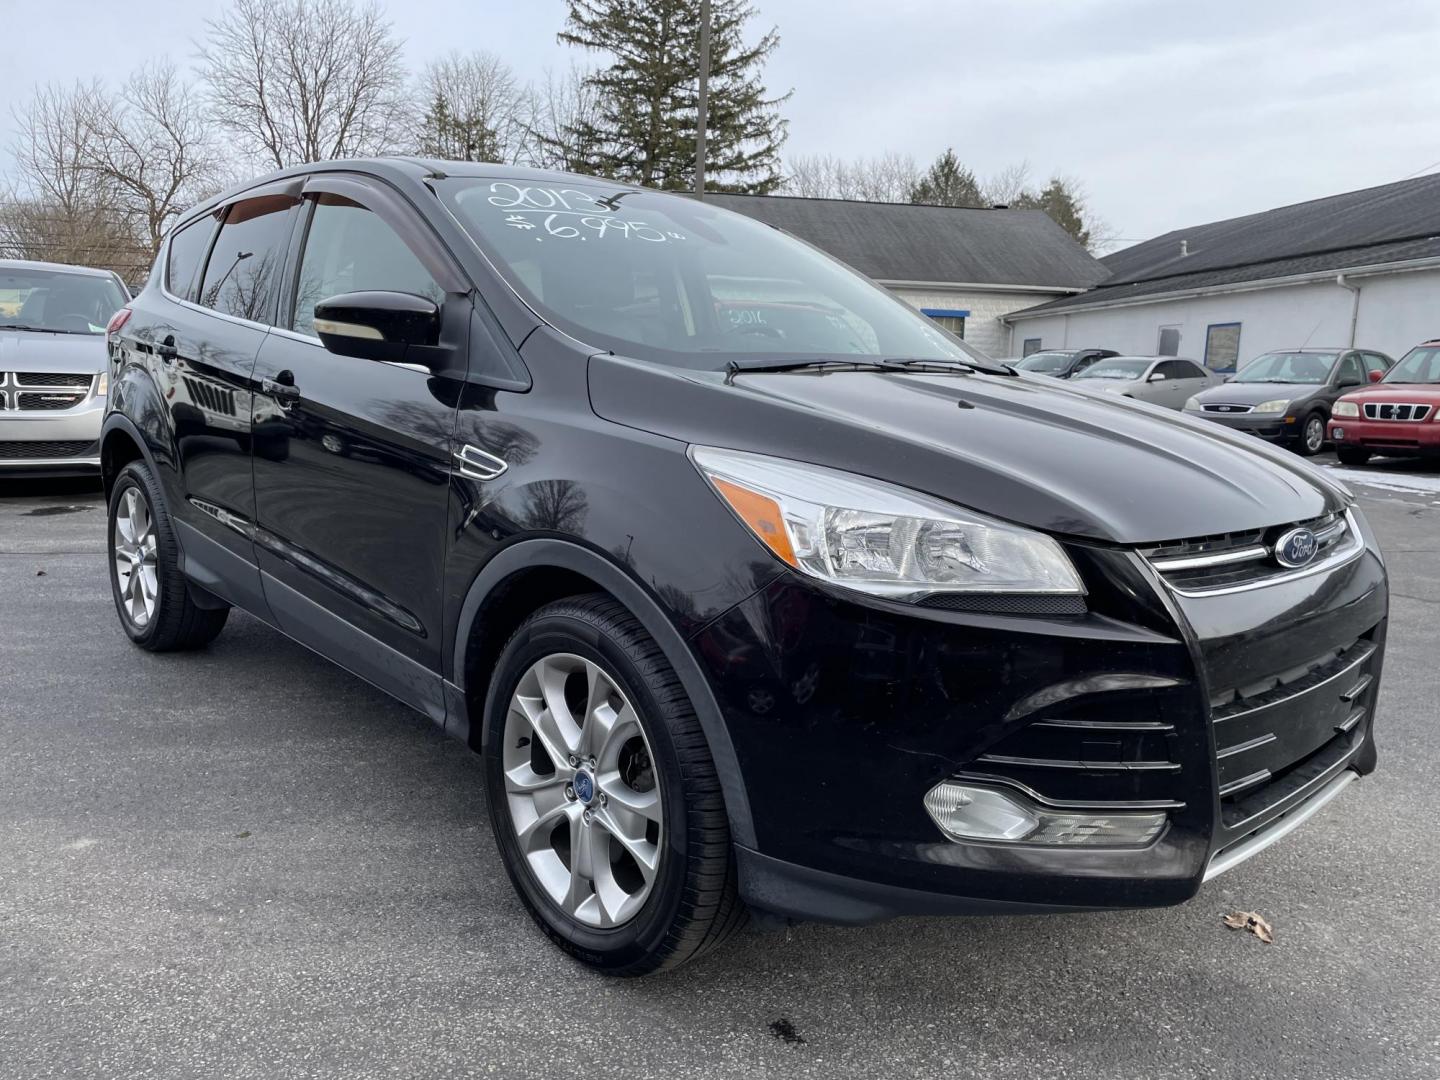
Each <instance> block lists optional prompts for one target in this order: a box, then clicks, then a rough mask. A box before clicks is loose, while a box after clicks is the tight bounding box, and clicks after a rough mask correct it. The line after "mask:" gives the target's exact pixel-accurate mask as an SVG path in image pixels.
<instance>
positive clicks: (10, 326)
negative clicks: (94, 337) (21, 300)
mask: <svg viewBox="0 0 1440 1080" xmlns="http://www.w3.org/2000/svg"><path fill="white" fill-rule="evenodd" d="M0 330H20V331H23V332H24V333H27V334H91V333H94V332H95V331H92V330H59V329H56V328H55V327H52V326H27V325H25V324H24V323H0Z"/></svg>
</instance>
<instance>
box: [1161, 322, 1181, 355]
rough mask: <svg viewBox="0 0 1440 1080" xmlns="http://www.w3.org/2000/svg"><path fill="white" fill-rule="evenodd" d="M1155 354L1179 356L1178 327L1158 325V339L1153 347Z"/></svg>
mask: <svg viewBox="0 0 1440 1080" xmlns="http://www.w3.org/2000/svg"><path fill="white" fill-rule="evenodd" d="M1155 355H1156V356H1179V355H1180V327H1178V326H1162V327H1160V341H1159V344H1157V345H1156V347H1155Z"/></svg>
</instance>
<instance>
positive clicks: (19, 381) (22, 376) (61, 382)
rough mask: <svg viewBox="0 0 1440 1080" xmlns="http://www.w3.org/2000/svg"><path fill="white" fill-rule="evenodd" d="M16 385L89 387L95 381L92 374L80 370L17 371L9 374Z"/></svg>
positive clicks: (63, 387)
mask: <svg viewBox="0 0 1440 1080" xmlns="http://www.w3.org/2000/svg"><path fill="white" fill-rule="evenodd" d="M11 378H12V379H14V380H15V385H16V386H25V387H31V386H40V387H44V388H45V389H50V388H52V387H54V388H57V389H67V390H68V389H72V388H73V389H79V388H82V387H83V388H85V389H89V387H90V384H91V383H92V382H94V381H95V376H94V374H93V373H92V374H90V375H86V374H84V373H81V372H66V373H63V374H62V373H56V372H51V371H17V372H14V373H13V374H12V375H11Z"/></svg>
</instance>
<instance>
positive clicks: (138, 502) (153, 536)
mask: <svg viewBox="0 0 1440 1080" xmlns="http://www.w3.org/2000/svg"><path fill="white" fill-rule="evenodd" d="M109 516H110V530H109V538H110V589H111V592H112V594H113V596H114V599H115V610H116V612H117V613H118V614H119V616H120V625H121V626H122V627H123V628H124V630H125V633H126V634H128V635H129V636H130V640H131V641H133V642H135V644H136V645H139V646H140V647H141V648H142V649H147V650H149V651H150V652H170V651H178V650H182V649H198V648H200V647H201V646H202V645H207V644H209V643H210V642H211V641H213V640H214V639H215V636H216V635H217V634H219V633H220V631H221V630H222V629H223V628H224V626H225V620H226V618H227V617H228V616H229V614H230V609H229V608H228V607H219V608H213V607H200V606H199V605H198V604H196V603H195V600H194V597H192V596H191V595H190V589H189V586H188V585H187V584H186V583H185V575H184V574H182V573H181V572H180V546H179V544H178V542H177V541H176V539H175V528H174V525H173V524H172V523H171V521H170V514H169V512H168V511H167V510H166V508H165V497H164V494H163V493H162V492H161V490H160V484H159V482H158V481H157V480H156V479H155V476H154V474H153V473H151V471H150V469H149V467H148V466H147V465H146V464H145V463H144V462H143V461H132V462H131V463H130V464H128V465H126V466H125V467H124V468H123V469H121V470H120V475H119V476H117V477H116V478H115V486H114V487H113V488H111V490H110V515H109Z"/></svg>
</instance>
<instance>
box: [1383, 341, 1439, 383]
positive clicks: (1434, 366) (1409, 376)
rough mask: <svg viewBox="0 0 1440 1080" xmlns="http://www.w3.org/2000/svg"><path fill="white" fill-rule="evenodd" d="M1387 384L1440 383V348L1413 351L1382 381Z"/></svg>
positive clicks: (1424, 347) (1432, 346) (1423, 346)
mask: <svg viewBox="0 0 1440 1080" xmlns="http://www.w3.org/2000/svg"><path fill="white" fill-rule="evenodd" d="M1380 381H1381V382H1387V383H1440V346H1434V345H1422V346H1420V347H1419V348H1415V349H1411V350H1410V351H1409V352H1408V353H1406V354H1405V356H1404V357H1403V358H1402V359H1401V360H1400V362H1399V363H1398V364H1396V365H1395V366H1394V367H1393V368H1391V369H1390V371H1389V372H1388V373H1387V374H1386V375H1385V378H1383V379H1381V380H1380Z"/></svg>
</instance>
